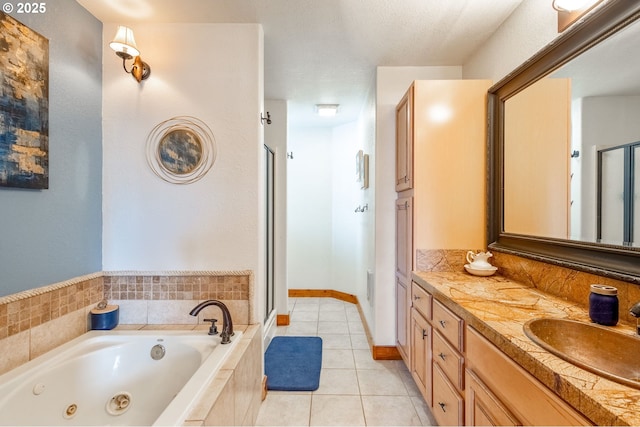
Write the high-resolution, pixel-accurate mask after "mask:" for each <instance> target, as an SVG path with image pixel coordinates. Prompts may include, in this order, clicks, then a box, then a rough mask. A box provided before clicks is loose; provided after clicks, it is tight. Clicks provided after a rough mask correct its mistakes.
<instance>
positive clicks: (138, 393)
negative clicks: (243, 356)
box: [0, 331, 242, 426]
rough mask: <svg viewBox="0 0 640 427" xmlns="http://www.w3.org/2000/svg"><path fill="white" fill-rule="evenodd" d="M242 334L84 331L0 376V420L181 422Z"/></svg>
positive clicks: (97, 423)
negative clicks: (224, 339) (223, 338)
mask: <svg viewBox="0 0 640 427" xmlns="http://www.w3.org/2000/svg"><path fill="white" fill-rule="evenodd" d="M241 334H242V333H241V332H236V334H235V336H233V337H232V341H231V343H230V344H226V345H221V344H220V338H219V336H215V337H212V336H209V335H207V333H206V331H197V332H196V331H91V332H88V333H86V334H84V335H82V336H80V337H78V338H76V339H74V340H72V341H70V342H68V343H66V344H64V345H62V346H60V347H58V348H56V349H54V350H52V351H50V352H48V353H46V354H44V355H42V356H40V357H37V358H35V359H33V360H31V361H29V362H28V363H26V364H24V365H22V366H20V367H18V368H16V369H14V370H11V371H9V372H7V373H6V374H4V375H2V376H0V425H14V426H15V425H69V426H74V425H85V426H90V425H93V426H103V425H137V426H140V425H144V426H151V425H180V424H182V423H183V421H184V420H185V418H186V416H187V415H188V413H189V410H190V409H191V406H192V405H193V404H195V403H196V402H197V401H198V400H199V398H200V397H201V396H202V395H203V392H204V390H205V388H206V387H207V385H208V383H209V382H210V381H211V380H212V379H213V377H214V376H215V375H216V373H217V371H218V370H219V369H220V367H221V366H222V363H223V362H224V361H225V360H226V359H227V357H228V356H229V354H230V353H231V352H232V351H233V349H234V348H235V347H236V344H237V343H238V342H239V341H240V336H241Z"/></svg>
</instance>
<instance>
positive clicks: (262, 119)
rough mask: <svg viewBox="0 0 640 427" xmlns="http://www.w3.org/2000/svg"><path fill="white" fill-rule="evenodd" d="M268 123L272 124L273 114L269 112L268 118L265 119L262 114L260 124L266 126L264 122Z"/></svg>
mask: <svg viewBox="0 0 640 427" xmlns="http://www.w3.org/2000/svg"><path fill="white" fill-rule="evenodd" d="M265 121H266V122H267V124H268V125H270V124H271V114H269V112H268V111H267V117H264V116H263V115H262V113H260V122H261V123H262V124H263V125H264V122H265Z"/></svg>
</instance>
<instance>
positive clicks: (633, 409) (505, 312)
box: [413, 272, 640, 425]
mask: <svg viewBox="0 0 640 427" xmlns="http://www.w3.org/2000/svg"><path fill="white" fill-rule="evenodd" d="M413 280H414V281H415V282H416V283H417V284H418V285H420V286H421V287H422V288H424V289H425V290H427V291H428V292H429V293H431V294H432V295H433V297H434V298H435V299H436V300H438V301H440V302H441V303H442V304H443V305H445V306H446V307H447V308H449V309H450V310H451V311H453V312H454V313H456V314H457V315H458V316H460V317H461V318H462V319H464V320H465V322H466V323H467V325H470V326H472V327H473V328H475V329H476V330H477V331H478V332H480V333H482V334H483V335H484V336H485V337H486V338H487V339H488V340H489V341H491V342H493V343H494V344H495V345H496V346H497V347H498V348H500V349H501V350H502V351H503V352H504V353H505V354H507V355H508V356H509V357H510V358H511V359H513V360H514V361H515V362H516V363H518V364H519V365H520V366H522V367H523V368H524V369H525V370H527V371H528V372H529V373H531V374H532V375H533V376H535V377H536V378H537V379H538V380H540V381H541V382H542V383H543V384H545V385H546V386H547V387H549V388H550V389H551V390H553V391H554V392H555V393H556V394H558V395H559V396H561V397H562V398H563V399H564V400H565V401H567V402H568V403H570V404H571V405H572V406H573V407H574V408H576V409H577V410H578V411H580V412H581V413H582V414H584V415H585V416H586V417H587V418H589V419H590V420H592V421H593V422H594V423H596V424H598V425H640V410H639V409H640V390H637V389H634V388H632V387H628V386H625V385H622V384H618V383H616V382H613V381H610V380H608V379H606V378H603V377H600V376H598V375H595V374H592V373H590V372H588V371H585V370H584V369H581V368H579V367H577V366H575V365H572V364H571V363H569V362H566V361H564V360H562V359H560V358H558V357H556V356H554V355H553V354H551V353H549V352H548V351H546V350H544V349H542V348H541V347H538V346H537V345H536V344H534V343H533V341H531V340H530V339H529V338H528V337H527V336H526V335H525V334H524V331H523V328H522V326H523V325H524V323H526V322H527V321H528V320H531V319H535V318H539V317H556V318H568V319H573V320H580V321H584V322H590V320H589V314H588V311H587V309H586V308H585V307H584V306H581V305H577V304H575V303H572V302H569V301H566V300H563V299H561V298H558V297H555V296H552V295H549V294H546V293H543V292H540V291H539V290H537V289H535V288H530V287H526V286H524V285H522V284H519V283H517V282H514V281H512V280H509V279H506V278H504V277H501V276H499V275H495V276H491V277H476V276H472V275H470V274H467V273H464V272H414V273H413ZM613 329H615V330H616V331H618V332H622V333H626V334H634V332H635V327H633V326H631V325H628V324H618V325H617V326H615V327H613ZM638 357H639V358H640V355H639V356H638Z"/></svg>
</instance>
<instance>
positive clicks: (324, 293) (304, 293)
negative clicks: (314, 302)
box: [289, 289, 358, 304]
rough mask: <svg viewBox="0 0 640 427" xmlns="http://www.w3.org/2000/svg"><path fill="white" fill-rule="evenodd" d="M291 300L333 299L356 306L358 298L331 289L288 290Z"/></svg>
mask: <svg viewBox="0 0 640 427" xmlns="http://www.w3.org/2000/svg"><path fill="white" fill-rule="evenodd" d="M289 296H290V297H292V298H313V297H316V298H335V299H339V300H341V301H345V302H350V303H352V304H358V297H357V296H355V295H351V294H347V293H345V292H340V291H335V290H333V289H289Z"/></svg>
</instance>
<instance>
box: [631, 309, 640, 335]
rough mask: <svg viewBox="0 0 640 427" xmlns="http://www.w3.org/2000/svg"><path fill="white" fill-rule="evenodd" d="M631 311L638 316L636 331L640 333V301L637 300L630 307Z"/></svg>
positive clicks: (634, 315)
mask: <svg viewBox="0 0 640 427" xmlns="http://www.w3.org/2000/svg"><path fill="white" fill-rule="evenodd" d="M629 313H631V315H632V316H633V317H635V318H636V333H637V334H638V335H640V302H637V303H635V304H634V305H633V307H631V308H630V309H629Z"/></svg>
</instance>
